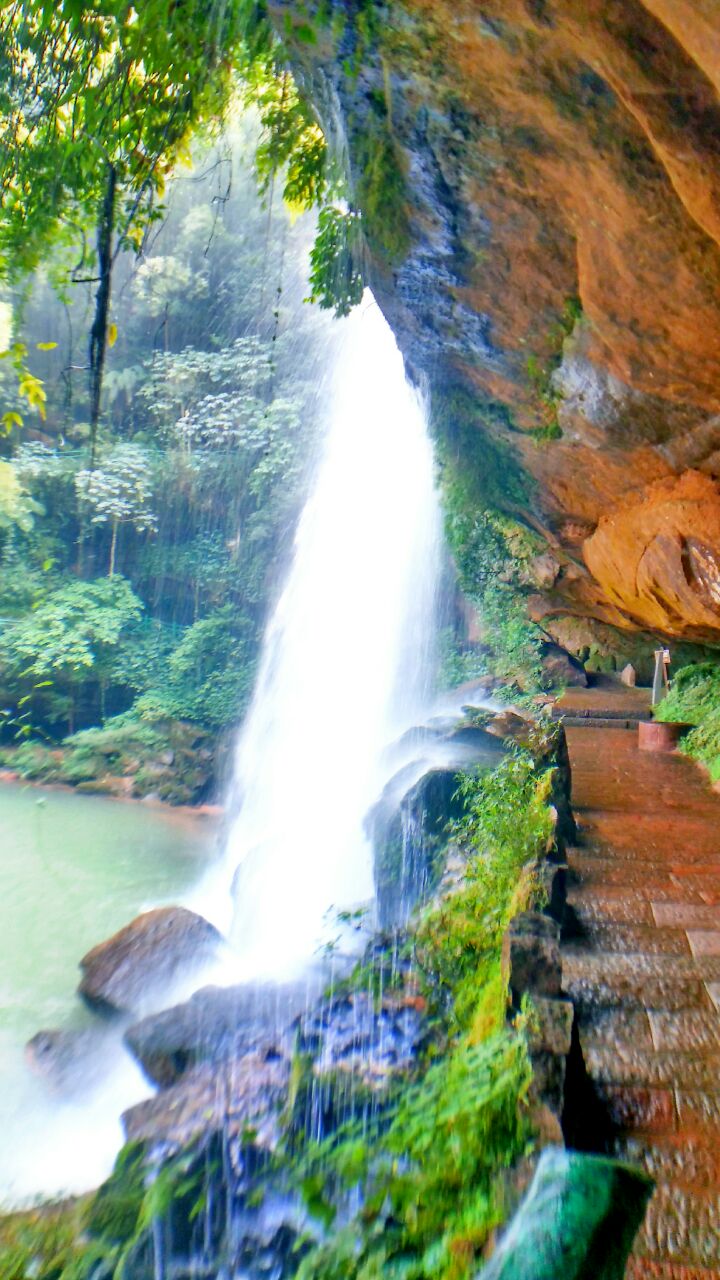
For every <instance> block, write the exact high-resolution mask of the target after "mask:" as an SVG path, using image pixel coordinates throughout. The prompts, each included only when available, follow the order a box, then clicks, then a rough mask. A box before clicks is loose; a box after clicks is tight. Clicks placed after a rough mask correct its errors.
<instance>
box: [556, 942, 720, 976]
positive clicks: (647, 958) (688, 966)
mask: <svg viewBox="0 0 720 1280" xmlns="http://www.w3.org/2000/svg"><path fill="white" fill-rule="evenodd" d="M562 962H563V976H564V977H565V976H566V975H567V976H569V977H571V978H576V977H587V978H601V977H605V978H607V979H608V981H612V979H613V978H614V977H619V978H622V977H624V976H626V975H631V976H632V975H638V976H641V977H642V978H643V979H647V980H652V979H673V978H693V977H699V978H701V979H702V981H703V982H708V983H711V982H718V981H720V956H699V957H697V958H695V957H693V956H691V955H689V954H688V955H683V956H668V955H656V954H655V955H649V954H647V953H646V952H642V951H634V952H632V951H630V952H622V951H615V952H611V953H610V954H606V955H602V954H599V953H598V952H597V951H596V950H593V949H592V948H590V947H587V946H585V945H584V944H582V943H567V944H565V945H564V946H563V949H562Z"/></svg>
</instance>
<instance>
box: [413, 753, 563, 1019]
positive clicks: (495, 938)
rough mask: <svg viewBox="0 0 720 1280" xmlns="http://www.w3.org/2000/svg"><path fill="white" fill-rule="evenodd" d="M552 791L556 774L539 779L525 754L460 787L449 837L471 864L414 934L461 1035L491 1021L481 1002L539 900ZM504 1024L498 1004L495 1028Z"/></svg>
mask: <svg viewBox="0 0 720 1280" xmlns="http://www.w3.org/2000/svg"><path fill="white" fill-rule="evenodd" d="M551 786H552V770H544V771H541V772H538V769H537V766H536V765H535V762H534V760H533V757H532V756H531V755H530V754H529V753H528V752H526V751H513V752H511V753H510V754H509V755H508V756H507V757H506V758H505V759H504V760H503V761H502V762H501V763H500V765H499V766H498V767H497V769H494V770H492V771H491V772H489V773H481V774H477V775H473V774H469V775H466V776H465V777H464V778H463V780H462V782H461V786H460V794H461V796H462V798H463V801H464V805H465V813H464V815H463V817H462V818H461V819H460V820H459V821H458V822H457V823H455V824H454V825H453V827H452V831H451V835H452V839H453V840H454V841H455V842H456V843H457V844H458V846H459V847H460V848H461V849H462V850H463V851H464V853H465V855H466V858H467V862H466V866H465V870H464V876H463V882H462V885H461V887H460V889H459V890H458V891H452V892H450V893H449V894H448V895H447V896H445V897H444V898H442V899H441V900H440V902H439V903H437V904H435V905H433V906H432V907H431V908H430V909H429V910H428V911H427V912H426V913H425V914H424V915H423V916H422V917H421V920H420V924H419V926H418V932H417V954H418V959H419V961H420V963H421V965H422V968H423V971H424V972H425V974H426V975H427V980H428V982H429V983H430V984H431V990H432V992H433V994H434V996H435V998H436V1000H437V1002H438V1003H439V1005H440V1006H441V1007H442V1008H444V1009H446V1010H448V1011H449V1016H450V1017H451V1019H452V1024H453V1026H456V1027H458V1028H460V1029H463V1030H471V1029H472V1028H473V1019H475V1018H476V1017H477V1016H478V1010H479V1009H480V1014H481V1021H483V1020H484V1019H486V1018H487V1016H488V1012H489V1011H488V1008H487V1006H486V1004H484V1002H483V997H484V994H485V992H486V991H487V990H488V989H490V988H491V987H492V986H493V983H495V984H496V985H497V977H498V973H499V966H500V953H501V947H502V938H503V935H504V933H505V931H506V929H507V926H508V924H509V922H510V920H511V918H512V916H513V915H515V914H516V913H517V912H518V911H522V910H524V909H525V908H526V906H527V904H528V902H529V901H530V900H531V898H532V897H533V895H534V894H536V891H537V889H536V885H535V881H534V879H533V874H534V869H535V866H536V864H537V862H538V860H539V858H540V857H541V855H542V854H543V852H544V851H545V848H546V846H547V843H548V840H549V838H550V836H551V833H552V825H553V820H552V814H551V810H550V807H549V797H550V788H551ZM503 990H504V988H503ZM503 1000H504V997H503ZM503 1017H504V1003H501V1005H500V1007H496V1009H495V1010H494V1012H493V1015H492V1017H491V1023H494V1024H497V1020H498V1019H499V1020H500V1021H501V1020H502V1018H503ZM475 1030H477V1027H476V1028H475Z"/></svg>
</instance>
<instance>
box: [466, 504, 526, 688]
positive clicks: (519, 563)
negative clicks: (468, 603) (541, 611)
mask: <svg viewBox="0 0 720 1280" xmlns="http://www.w3.org/2000/svg"><path fill="white" fill-rule="evenodd" d="M461 502H462V494H458V493H457V492H451V493H450V495H449V498H448V500H447V503H446V505H447V517H446V531H447V537H448V542H449V545H450V548H451V550H452V552H453V555H454V558H455V563H456V565H457V569H458V575H459V579H460V585H461V587H462V589H463V591H464V593H465V595H466V596H467V597H468V599H470V600H472V601H473V603H474V604H475V605H476V607H477V610H478V613H479V615H480V619H481V624H482V628H483V637H484V644H485V646H486V648H487V654H488V659H487V661H488V666H489V668H490V670H491V671H492V673H493V674H494V675H496V676H498V677H499V678H500V679H502V680H504V681H506V682H507V683H510V684H512V683H515V682H518V683H520V684H521V685H522V686H523V688H525V689H529V690H533V689H539V688H542V683H543V672H542V666H541V663H540V644H541V636H540V633H539V631H538V628H537V627H536V626H535V625H534V624H533V623H532V622H530V620H529V618H528V616H527V610H526V607H525V596H526V594H527V590H526V588H527V586H528V581H529V580H528V566H529V563H530V561H531V559H532V557H533V555H534V554H537V551H538V545H537V539H535V537H534V535H532V534H531V533H530V532H529V531H528V530H526V529H524V528H523V526H521V525H519V524H518V523H517V522H515V521H511V520H509V519H508V517H507V516H504V515H503V514H502V513H501V512H499V511H496V510H493V509H492V508H490V509H485V510H480V511H479V512H477V513H474V512H471V511H469V510H468V509H467V508H466V507H465V506H464V505H459V503H461Z"/></svg>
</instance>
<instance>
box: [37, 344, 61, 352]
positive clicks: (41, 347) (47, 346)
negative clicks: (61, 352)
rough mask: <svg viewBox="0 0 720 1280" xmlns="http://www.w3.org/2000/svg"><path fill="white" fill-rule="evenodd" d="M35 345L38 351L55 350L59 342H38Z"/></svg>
mask: <svg viewBox="0 0 720 1280" xmlns="http://www.w3.org/2000/svg"><path fill="white" fill-rule="evenodd" d="M35 346H36V348H37V350H38V351H54V350H55V348H56V346H57V342H36V343H35Z"/></svg>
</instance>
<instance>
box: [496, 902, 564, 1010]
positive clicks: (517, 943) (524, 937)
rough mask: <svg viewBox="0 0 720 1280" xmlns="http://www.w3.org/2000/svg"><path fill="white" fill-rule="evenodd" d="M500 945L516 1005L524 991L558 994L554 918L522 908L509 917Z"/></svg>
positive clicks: (559, 973)
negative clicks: (511, 917) (522, 909)
mask: <svg viewBox="0 0 720 1280" xmlns="http://www.w3.org/2000/svg"><path fill="white" fill-rule="evenodd" d="M503 945H504V950H505V957H504V958H505V961H506V964H507V966H508V970H509V973H510V990H511V991H512V995H513V999H514V1000H515V1002H516V1003H517V1004H519V1002H520V998H521V997H522V996H523V995H525V993H526V992H530V993H531V994H532V995H540V996H557V995H559V994H560V988H561V985H562V958H561V955H560V926H559V924H557V923H556V921H555V920H552V919H551V918H550V916H546V915H543V914H542V912H540V911H523V912H521V913H520V915H517V916H515V918H514V919H513V920H511V922H510V927H509V929H508V931H507V933H506V935H505V940H504V944H503Z"/></svg>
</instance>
